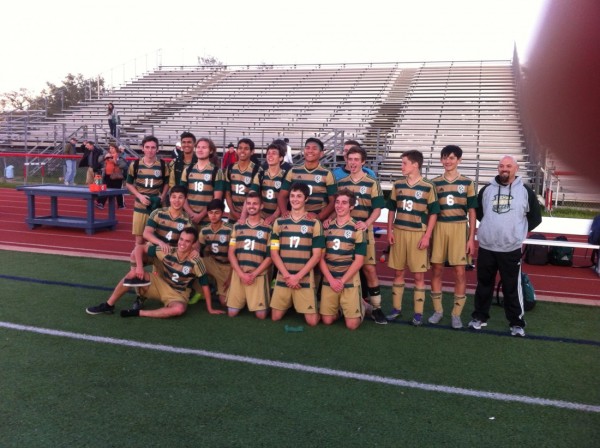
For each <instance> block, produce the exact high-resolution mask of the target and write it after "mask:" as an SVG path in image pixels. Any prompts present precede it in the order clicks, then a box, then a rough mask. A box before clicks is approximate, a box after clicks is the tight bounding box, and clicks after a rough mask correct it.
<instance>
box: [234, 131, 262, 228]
mask: <svg viewBox="0 0 600 448" xmlns="http://www.w3.org/2000/svg"><path fill="white" fill-rule="evenodd" d="M253 154H254V142H253V141H252V140H250V139H249V138H242V139H241V140H240V141H239V142H238V146H237V156H238V161H237V162H236V163H234V164H233V165H231V166H230V167H229V168H228V169H227V170H226V171H225V199H226V201H227V206H228V207H229V221H230V222H235V221H238V220H239V219H240V216H241V214H242V209H243V207H244V198H245V196H246V194H247V193H248V191H249V190H250V186H251V185H252V179H254V176H255V175H256V173H257V172H258V170H259V169H260V165H259V164H258V163H255V162H253V161H252V160H251V159H250V158H251V157H252V155H253Z"/></svg>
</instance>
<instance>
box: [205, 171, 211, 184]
mask: <svg viewBox="0 0 600 448" xmlns="http://www.w3.org/2000/svg"><path fill="white" fill-rule="evenodd" d="M209 180H210V174H208V173H206V174H205V175H204V181H205V182H208V181H209Z"/></svg>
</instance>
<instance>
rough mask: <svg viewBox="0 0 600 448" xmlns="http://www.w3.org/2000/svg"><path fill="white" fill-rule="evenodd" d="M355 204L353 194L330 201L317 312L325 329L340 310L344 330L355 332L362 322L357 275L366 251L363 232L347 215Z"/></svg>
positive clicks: (345, 192)
mask: <svg viewBox="0 0 600 448" xmlns="http://www.w3.org/2000/svg"><path fill="white" fill-rule="evenodd" d="M354 204H356V196H355V194H354V193H353V192H352V191H350V190H349V189H347V188H344V189H340V190H339V191H338V192H337V194H336V196H335V201H334V206H335V214H336V217H335V219H334V220H333V221H331V223H330V224H329V227H328V228H327V229H325V251H324V255H323V257H321V261H320V263H319V265H320V267H321V272H322V273H323V277H324V278H323V288H322V290H321V305H320V308H319V312H320V314H321V319H322V320H323V323H324V324H326V325H330V324H332V323H333V322H335V321H336V320H337V318H338V315H339V310H340V309H341V310H342V312H343V314H344V320H345V322H346V327H347V328H348V329H350V330H356V329H357V328H358V327H359V326H360V324H361V323H362V320H363V318H364V313H365V310H364V307H363V300H362V297H361V290H360V277H359V275H358V271H359V270H360V268H361V267H362V265H363V262H364V258H365V254H366V251H367V248H366V241H365V239H364V232H363V231H362V230H360V229H358V228H357V222H356V221H355V220H354V219H352V216H350V213H351V211H352V209H353V208H354Z"/></svg>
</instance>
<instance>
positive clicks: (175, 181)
mask: <svg viewBox="0 0 600 448" xmlns="http://www.w3.org/2000/svg"><path fill="white" fill-rule="evenodd" d="M179 138H180V139H181V143H180V146H179V149H180V151H176V154H177V155H176V157H175V158H174V159H173V160H171V163H170V164H169V172H170V177H169V187H171V188H172V187H174V186H175V185H179V183H180V181H181V175H182V174H183V172H184V171H185V170H186V169H188V168H189V167H190V166H192V165H195V164H196V162H197V161H198V158H197V157H196V154H195V153H194V147H195V146H196V136H195V135H194V134H192V133H191V132H187V131H186V132H183V133H182V134H181V135H180V137H179ZM178 143H179V142H178Z"/></svg>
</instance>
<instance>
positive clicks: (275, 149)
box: [250, 143, 287, 225]
mask: <svg viewBox="0 0 600 448" xmlns="http://www.w3.org/2000/svg"><path fill="white" fill-rule="evenodd" d="M284 155H285V150H284V149H283V148H281V147H280V146H279V145H277V144H276V143H271V144H270V145H269V146H268V147H267V156H266V158H267V169H265V170H264V171H262V170H260V171H259V172H258V173H257V174H256V176H254V179H253V181H252V186H251V187H250V188H251V190H252V191H256V192H257V193H260V195H261V196H262V204H263V209H262V217H263V218H264V220H265V224H267V225H272V224H273V222H275V220H276V219H277V218H278V217H279V214H280V210H279V207H277V198H278V196H279V191H280V190H281V185H282V183H283V179H284V177H285V174H286V173H287V171H284V170H283V168H282V167H281V162H282V161H283V157H284Z"/></svg>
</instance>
